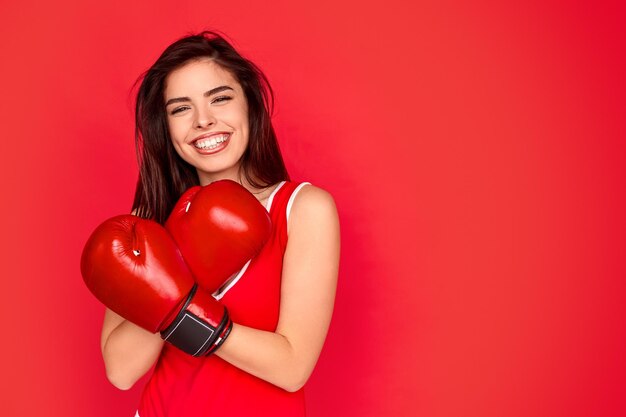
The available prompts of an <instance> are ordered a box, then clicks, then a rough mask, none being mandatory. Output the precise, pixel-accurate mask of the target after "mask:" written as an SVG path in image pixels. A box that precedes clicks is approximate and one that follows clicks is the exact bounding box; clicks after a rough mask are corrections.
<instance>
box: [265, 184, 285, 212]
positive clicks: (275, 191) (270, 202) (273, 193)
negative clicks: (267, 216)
mask: <svg viewBox="0 0 626 417" xmlns="http://www.w3.org/2000/svg"><path fill="white" fill-rule="evenodd" d="M285 182H286V181H281V182H280V184H278V186H277V187H276V188H274V191H272V194H270V197H269V198H268V199H267V207H266V208H265V210H267V212H268V213H269V212H270V209H271V208H272V202H274V196H275V195H276V193H277V192H278V190H280V189H281V187H282V186H283V185H285Z"/></svg>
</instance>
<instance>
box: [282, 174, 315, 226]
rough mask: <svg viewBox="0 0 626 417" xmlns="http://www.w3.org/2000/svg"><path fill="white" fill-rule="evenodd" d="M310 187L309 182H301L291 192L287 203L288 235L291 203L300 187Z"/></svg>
mask: <svg viewBox="0 0 626 417" xmlns="http://www.w3.org/2000/svg"><path fill="white" fill-rule="evenodd" d="M307 184H308V185H311V183H310V182H303V183H302V184H300V185H298V187H297V188H296V189H295V190H293V193H292V194H291V197H289V202H288V203H287V220H286V221H287V234H289V214H290V213H291V206H293V202H294V200H295V199H296V195H297V194H298V192H299V191H300V190H301V189H302V187H304V186H305V185H307Z"/></svg>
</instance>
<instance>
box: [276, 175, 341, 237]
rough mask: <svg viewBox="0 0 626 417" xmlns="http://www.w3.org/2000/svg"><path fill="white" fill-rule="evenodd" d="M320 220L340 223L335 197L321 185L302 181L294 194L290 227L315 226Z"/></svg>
mask: <svg viewBox="0 0 626 417" xmlns="http://www.w3.org/2000/svg"><path fill="white" fill-rule="evenodd" d="M320 222H327V223H338V215H337V206H336V204H335V199H334V198H333V196H332V195H331V194H330V193H329V192H328V191H326V190H324V189H322V188H320V187H316V186H314V185H312V184H308V183H307V184H304V183H302V184H300V186H299V188H298V189H297V194H295V195H292V201H291V210H290V213H289V215H288V218H287V223H288V229H293V228H302V227H313V226H315V225H316V224H318V225H319V223H320Z"/></svg>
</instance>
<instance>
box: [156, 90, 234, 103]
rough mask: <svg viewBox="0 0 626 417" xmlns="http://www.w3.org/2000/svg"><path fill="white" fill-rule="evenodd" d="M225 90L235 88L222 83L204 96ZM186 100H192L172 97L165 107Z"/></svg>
mask: <svg viewBox="0 0 626 417" xmlns="http://www.w3.org/2000/svg"><path fill="white" fill-rule="evenodd" d="M224 90H233V88H232V87H229V86H227V85H220V86H219V87H215V88H212V89H210V90H209V91H205V93H204V94H203V96H204V97H210V96H212V95H213V94H217V93H219V92H220V91H224ZM233 91H235V90H233ZM186 101H191V99H190V98H189V97H176V98H171V99H169V100H167V102H166V103H165V107H167V106H169V105H170V104H174V103H181V102H186Z"/></svg>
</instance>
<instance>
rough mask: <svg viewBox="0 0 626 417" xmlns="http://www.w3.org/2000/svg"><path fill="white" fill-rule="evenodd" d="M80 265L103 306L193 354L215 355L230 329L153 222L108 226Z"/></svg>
mask: <svg viewBox="0 0 626 417" xmlns="http://www.w3.org/2000/svg"><path fill="white" fill-rule="evenodd" d="M80 266H81V273H82V276H83V279H84V281H85V284H86V285H87V287H88V288H89V290H90V291H91V292H92V293H93V294H94V295H95V296H96V298H98V300H100V301H101V302H102V303H103V304H104V305H106V306H107V307H109V308H110V309H111V310H113V311H115V312H116V313H117V314H119V315H121V316H122V317H124V318H125V319H127V320H129V321H131V322H133V323H135V324H137V325H138V326H140V327H142V328H144V329H146V330H148V331H150V332H153V333H155V332H157V331H160V332H161V336H162V337H163V338H164V339H166V340H168V341H169V342H170V343H172V344H173V345H175V346H177V347H178V348H180V349H181V350H183V351H185V352H187V353H189V354H192V355H194V356H201V355H206V354H209V353H211V352H213V351H214V350H215V349H217V348H218V347H219V346H220V345H221V344H222V343H223V342H224V340H225V338H226V337H227V336H228V334H229V333H230V330H231V329H232V321H231V320H230V318H229V316H228V311H227V310H226V308H225V307H224V306H223V305H222V304H221V303H219V302H218V301H216V300H215V299H214V298H213V297H212V296H211V295H209V294H207V293H206V292H204V291H202V290H201V289H197V287H196V284H195V282H194V278H193V275H192V274H191V271H190V270H189V268H188V267H187V265H186V264H185V261H184V260H183V258H182V256H181V254H180V251H179V250H178V248H177V247H176V244H175V243H174V241H173V240H172V238H171V236H170V235H169V233H167V231H166V230H165V228H163V227H162V226H161V225H160V224H158V223H156V222H154V221H151V220H144V219H141V218H140V217H137V216H133V215H122V216H116V217H113V218H111V219H109V220H107V221H105V222H104V223H102V224H101V225H100V226H98V227H97V228H96V230H95V231H94V232H93V233H92V235H91V236H90V237H89V239H88V241H87V243H86V244H85V248H84V249H83V253H82V257H81V265H80Z"/></svg>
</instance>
